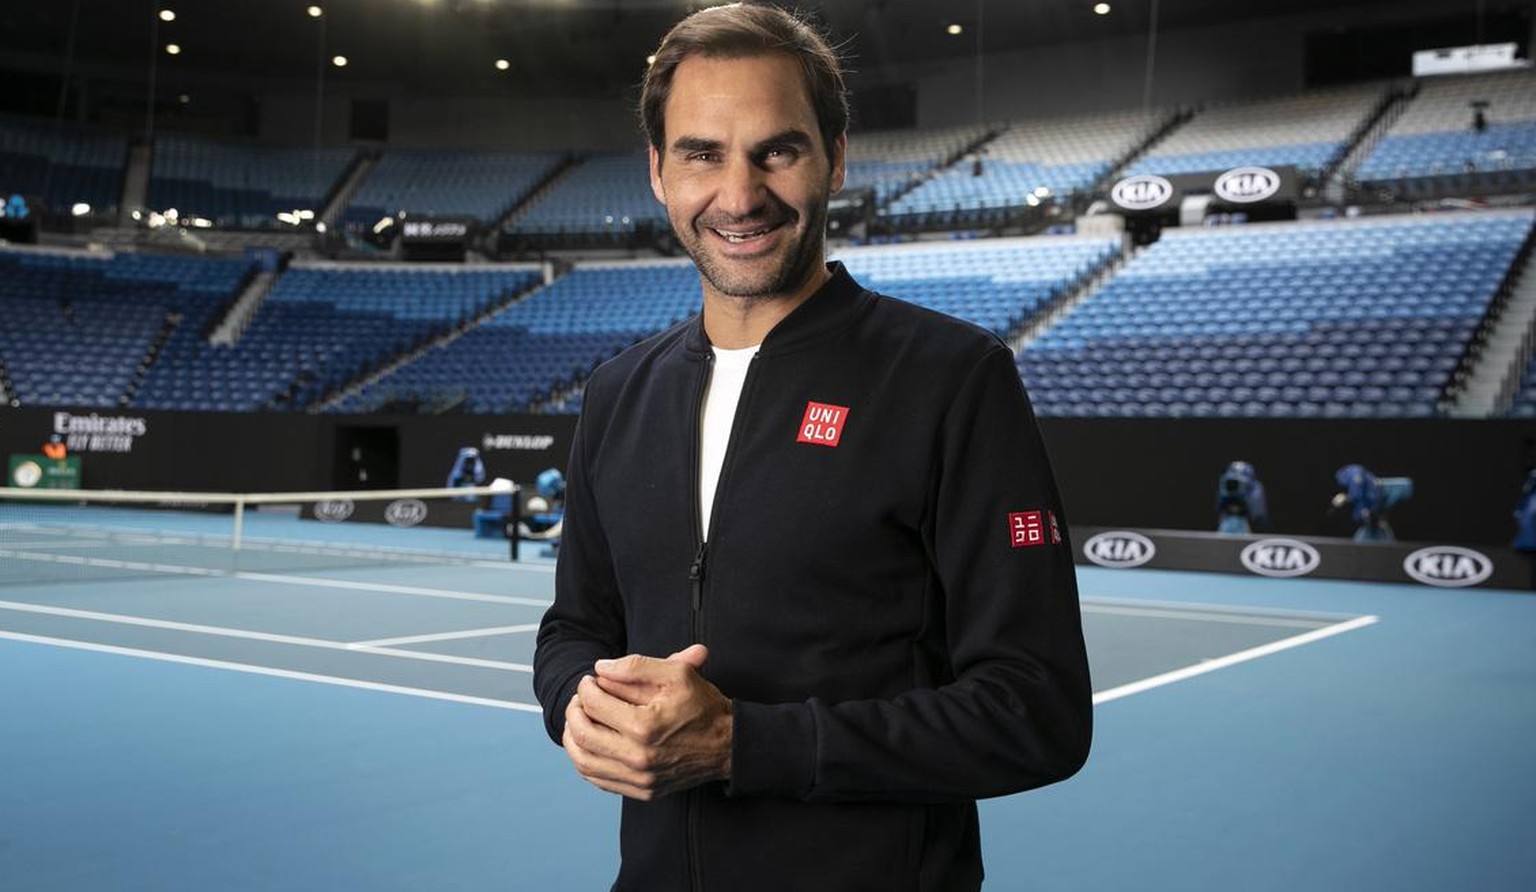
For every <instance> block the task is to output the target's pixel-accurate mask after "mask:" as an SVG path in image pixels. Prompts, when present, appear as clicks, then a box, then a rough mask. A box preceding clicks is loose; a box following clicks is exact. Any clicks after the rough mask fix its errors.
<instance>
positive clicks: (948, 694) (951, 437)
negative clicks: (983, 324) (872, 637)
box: [727, 345, 1093, 803]
mask: <svg viewBox="0 0 1536 892" xmlns="http://www.w3.org/2000/svg"><path fill="white" fill-rule="evenodd" d="M938 442H939V459H938V462H937V464H938V467H937V468H936V469H935V472H934V474H935V478H936V479H935V481H934V482H933V489H932V492H933V495H932V498H931V510H930V517H929V520H928V523H927V525H926V527H925V529H924V530H923V533H924V542H925V546H926V547H927V548H928V549H929V558H930V564H931V568H932V576H933V581H932V582H931V583H930V584H931V585H936V586H937V588H938V591H937V592H936V593H935V596H937V597H939V598H942V599H943V607H942V612H943V615H944V617H945V622H946V626H945V636H946V641H947V645H948V655H947V656H948V658H949V667H950V669H951V674H950V676H949V677H951V678H952V681H949V682H948V683H946V684H942V685H940V686H937V687H914V689H913V690H910V691H908V692H906V693H904V694H901V695H900V696H897V697H895V698H893V699H888V700H885V699H882V700H853V701H845V702H839V703H829V702H823V701H821V700H817V699H812V700H809V701H807V702H803V703H785V704H764V703H751V702H742V701H737V702H736V703H735V704H734V706H733V716H734V720H735V732H734V741H733V745H732V776H731V779H730V783H729V785H728V788H727V789H728V792H729V794H730V795H733V796H772V797H789V798H795V799H803V800H806V801H814V802H839V801H844V802H848V801H888V802H928V803H934V802H952V801H960V800H970V799H978V798H983V797H988V796H998V795H1004V794H1008V793H1014V792H1018V791H1020V790H1026V789H1031V788H1034V787H1039V786H1043V785H1045V784H1049V783H1053V782H1055V781H1058V780H1061V779H1064V778H1066V777H1068V776H1070V775H1072V774H1073V773H1075V772H1076V771H1077V770H1078V769H1079V768H1080V767H1081V766H1082V764H1083V763H1084V761H1085V760H1086V759H1087V756H1088V748H1089V741H1090V738H1091V728H1092V714H1093V710H1092V702H1091V699H1092V688H1091V685H1090V683H1089V677H1088V662H1087V655H1086V652H1085V648H1084V646H1083V634H1082V620H1081V617H1080V615H1079V609H1078V599H1077V583H1076V577H1075V574H1074V572H1073V566H1072V546H1071V543H1070V542H1069V541H1068V540H1067V534H1066V518H1065V516H1064V515H1063V513H1062V510H1061V504H1060V499H1059V497H1058V494H1057V490H1056V484H1055V481H1054V479H1053V477H1052V474H1051V469H1050V465H1049V462H1048V460H1047V456H1046V451H1045V446H1044V443H1043V441H1042V440H1041V436H1040V432H1039V429H1038V427H1037V425H1036V422H1035V417H1034V413H1033V411H1032V410H1031V409H1030V406H1029V401H1028V398H1027V396H1026V395H1025V393H1024V388H1023V385H1022V384H1021V383H1020V381H1019V376H1018V372H1017V370H1016V369H1015V368H1014V365H1013V361H1012V354H1011V353H1010V352H1009V351H1008V350H1007V348H1005V347H1003V346H1002V345H998V346H997V347H996V348H995V349H993V350H991V351H989V352H988V353H987V355H986V356H985V357H984V358H983V359H982V360H981V361H980V362H979V363H978V364H977V366H976V367H975V368H974V369H972V370H971V371H970V373H969V374H968V375H967V376H966V378H965V380H964V381H963V383H962V384H961V386H960V389H959V390H958V391H957V392H956V393H955V395H954V400H953V403H952V405H951V407H950V409H949V411H948V413H947V415H946V417H945V420H944V422H943V425H942V429H941V431H940V432H939V434H938ZM1031 512H1039V514H1038V515H1033V514H1032V513H1031ZM1053 514H1054V517H1055V520H1056V523H1057V529H1059V531H1060V542H1059V543H1053V542H1052V529H1051V522H1050V521H1051V515H1053ZM1012 515H1023V516H1022V517H1014V516H1012ZM1036 519H1038V521H1040V526H1039V527H1034V526H1033V525H1032V522H1033V521H1035V520H1036ZM1016 523H1017V524H1019V525H1020V528H1021V529H1022V530H1023V532H1022V533H1021V536H1022V537H1023V539H1022V541H1021V542H1020V543H1019V544H1018V545H1016V544H1015V540H1014V530H1015V524H1016ZM1031 529H1039V530H1040V531H1041V533H1042V536H1043V541H1041V542H1040V544H1028V543H1030V542H1032V541H1033V540H1032V538H1031V537H1030V535H1029V530H1031Z"/></svg>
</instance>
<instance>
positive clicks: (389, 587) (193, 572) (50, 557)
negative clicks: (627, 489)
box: [0, 548, 554, 607]
mask: <svg viewBox="0 0 1536 892" xmlns="http://www.w3.org/2000/svg"><path fill="white" fill-rule="evenodd" d="M0 558H16V559H18V560H32V561H43V562H45V563H51V564H79V565H83V566H91V567H105V568H108V569H113V570H141V571H144V572H159V573H171V574H177V575H182V576H218V577H221V578H228V579H249V580H254V581H256V582H276V583H279V584H282V585H308V586H314V587H317V588H340V589H350V590H352V591H370V592H387V593H390V594H396V595H417V596H420V597H423V598H448V599H450V600H455V601H481V602H485V603H489V604H514V605H518V606H521V607H548V606H550V605H551V604H553V603H554V602H553V601H549V600H546V599H543V598H521V597H517V596H515V595H487V594H481V593H479V592H459V591H453V590H451V589H440V588H424V587H421V586H412V585H394V584H391V583H387V582H358V581H354V580H350V579H328V578H323V577H319V576H293V575H289V574H283V573H255V572H247V571H243V570H235V571H230V570H216V569H213V568H210V567H185V566H180V565H174V564H147V563H143V562H140V561H120V560H116V559H112V558H88V557H82V556H79V555H62V554H43V553H40V552H28V551H16V550H12V549H3V548H0ZM508 563H509V564H510V562H508ZM463 566H491V567H498V568H499V567H502V566H503V565H502V564H471V565H463ZM512 569H537V570H538V571H539V572H546V571H545V570H544V568H536V567H523V566H521V565H519V566H516V567H512ZM547 572H551V573H553V572H554V569H553V568H550V569H549V570H548V571H547Z"/></svg>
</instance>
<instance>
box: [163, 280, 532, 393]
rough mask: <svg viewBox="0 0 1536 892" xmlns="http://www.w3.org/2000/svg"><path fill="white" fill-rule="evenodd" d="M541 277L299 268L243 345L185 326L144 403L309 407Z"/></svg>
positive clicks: (276, 290)
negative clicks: (214, 341) (222, 341)
mask: <svg viewBox="0 0 1536 892" xmlns="http://www.w3.org/2000/svg"><path fill="white" fill-rule="evenodd" d="M536 281H537V272H536V271H534V270H532V269H530V268H527V267H512V268H507V267H502V268H498V269H495V270H476V269H473V268H467V267H459V268H442V267H438V268H407V269H401V268H366V269H359V268H356V267H345V266H342V267H297V268H294V269H291V270H289V271H288V272H287V273H285V274H284V275H283V276H281V277H280V278H279V279H278V281H277V284H276V285H275V286H274V287H273V289H272V291H271V293H269V294H268V295H267V298H266V301H265V302H264V303H263V305H262V307H261V309H260V310H259V311H258V312H257V313H256V315H255V317H254V318H253V319H252V320H251V321H250V323H249V325H248V326H247V327H246V329H245V331H244V333H243V334H242V335H241V336H240V338H239V340H238V341H237V342H236V343H235V344H233V345H230V346H222V345H214V344H210V343H208V342H207V340H206V339H205V338H204V337H202V336H201V335H200V333H199V332H196V331H191V330H187V329H185V328H178V329H177V331H176V333H175V335H173V336H172V338H171V339H170V341H169V342H168V343H167V344H166V347H165V349H164V350H163V351H162V353H161V356H160V360H159V361H158V362H157V363H155V365H154V366H152V367H151V368H150V371H149V374H148V375H147V376H146V378H145V381H144V387H143V389H142V391H141V392H140V395H139V398H138V399H137V400H136V401H135V404H136V405H142V406H146V407H151V408H165V409H199V410H209V409H212V410H219V411H252V410H257V409H263V408H270V409H284V408H303V407H304V406H307V405H308V404H309V403H310V402H313V401H314V400H315V399H317V398H319V397H320V396H322V395H324V394H325V393H326V392H328V391H330V390H333V389H335V388H336V387H339V386H340V385H342V384H344V383H346V382H347V381H349V380H351V379H352V378H354V377H356V376H358V375H360V374H363V373H364V372H366V371H369V370H371V369H374V368H377V367H379V366H380V365H382V364H383V363H385V362H387V361H388V360H389V359H391V358H392V357H394V356H397V355H399V354H401V353H403V352H405V351H408V350H411V349H414V348H416V347H418V346H419V345H420V344H421V343H422V342H423V341H424V340H426V339H429V338H432V337H435V336H437V335H441V334H444V333H446V332H448V331H449V330H451V329H452V328H454V327H455V326H458V325H460V324H463V323H464V322H466V321H468V320H469V319H470V318H472V317H473V316H475V315H477V314H479V313H481V312H483V311H485V310H486V309H488V308H490V307H491V306H492V305H493V304H495V303H496V302H497V301H499V300H504V299H506V298H508V297H509V296H511V295H512V294H515V293H518V292H520V291H522V290H525V289H526V288H528V287H531V286H532V285H533V283H534V282H536Z"/></svg>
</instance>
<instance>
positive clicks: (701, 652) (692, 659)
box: [667, 644, 709, 671]
mask: <svg viewBox="0 0 1536 892" xmlns="http://www.w3.org/2000/svg"><path fill="white" fill-rule="evenodd" d="M707 659H709V648H707V647H705V646H704V645H702V644H690V645H688V646H687V647H685V648H683V649H682V650H680V651H678V652H677V653H675V654H673V655H671V656H669V657H667V661H668V662H672V663H687V664H688V665H689V666H692V667H693V668H694V670H695V671H697V670H699V669H703V668H704V661H705V660H707Z"/></svg>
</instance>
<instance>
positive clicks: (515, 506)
mask: <svg viewBox="0 0 1536 892" xmlns="http://www.w3.org/2000/svg"><path fill="white" fill-rule="evenodd" d="M522 525H523V488H522V487H521V486H516V487H514V488H513V489H512V508H511V510H510V511H508V512H507V543H508V544H507V547H508V548H509V549H510V551H511V553H512V560H514V561H515V560H517V543H518V539H519V538H520V537H521V534H520V533H519V532H518V531H519V530H520V529H522Z"/></svg>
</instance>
